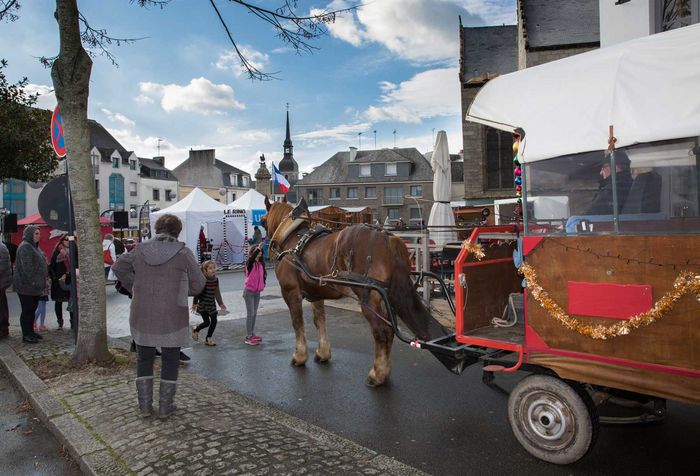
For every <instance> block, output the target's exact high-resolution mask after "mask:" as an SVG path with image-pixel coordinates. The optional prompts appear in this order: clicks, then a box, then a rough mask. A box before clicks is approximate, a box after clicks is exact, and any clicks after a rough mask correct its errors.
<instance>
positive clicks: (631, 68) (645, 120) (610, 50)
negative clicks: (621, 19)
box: [466, 24, 700, 162]
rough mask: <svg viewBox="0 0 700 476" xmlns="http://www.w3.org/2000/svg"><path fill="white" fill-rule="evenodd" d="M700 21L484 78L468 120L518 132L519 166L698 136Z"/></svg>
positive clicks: (699, 131) (699, 110)
mask: <svg viewBox="0 0 700 476" xmlns="http://www.w3.org/2000/svg"><path fill="white" fill-rule="evenodd" d="M699 51H700V24H698V25H693V26H687V27H683V28H678V29H676V30H672V31H668V32H665V33H659V34H656V35H651V36H647V37H643V38H637V39H634V40H631V41H627V42H624V43H619V44H617V45H614V46H609V47H606V48H601V49H598V50H594V51H590V52H587V53H582V54H579V55H575V56H571V57H569V58H565V59H561V60H558V61H553V62H551V63H546V64H543V65H540V66H535V67H532V68H527V69H524V70H521V71H517V72H515V73H510V74H506V75H503V76H499V77H497V78H495V79H493V80H491V81H489V82H488V83H487V84H486V85H485V86H484V87H483V88H482V90H481V91H480V92H479V94H478V95H477V97H476V99H475V100H474V102H473V103H472V105H471V106H470V108H469V111H468V112H467V117H466V118H467V120H470V121H474V122H479V123H482V124H486V125H489V126H491V127H495V128H497V129H501V130H506V131H513V130H515V129H516V128H521V129H523V130H524V131H525V140H524V144H523V145H522V146H521V151H522V153H521V161H524V162H533V161H537V160H543V159H547V158H551V157H558V156H562V155H567V154H573V153H579V152H588V151H594V150H603V149H606V148H607V145H608V127H609V126H611V125H612V126H613V128H614V129H613V135H614V136H615V137H616V138H617V142H616V146H617V147H624V146H628V145H632V144H637V143H643V142H651V141H657V140H665V139H679V138H684V137H693V136H697V135H700V54H698V52H699Z"/></svg>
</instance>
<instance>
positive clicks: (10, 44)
mask: <svg viewBox="0 0 700 476" xmlns="http://www.w3.org/2000/svg"><path fill="white" fill-rule="evenodd" d="M215 1H216V5H217V7H218V8H219V11H220V12H221V14H222V16H223V17H224V19H225V20H226V22H227V24H228V26H229V30H230V31H231V34H232V35H233V38H234V39H235V40H236V42H237V44H238V45H239V48H241V49H242V50H243V51H244V52H245V53H246V56H247V58H248V60H249V61H251V62H253V63H254V64H255V65H256V66H258V67H259V69H261V70H262V71H264V72H276V73H277V74H276V77H278V78H280V79H278V80H272V81H265V82H260V81H251V80H250V79H248V78H247V77H246V75H245V74H244V73H243V72H242V70H241V66H240V64H239V63H238V62H237V59H236V58H235V55H234V54H233V48H232V46H231V43H230V41H229V40H228V37H227V35H226V32H225V30H224V29H223V27H222V25H221V23H220V22H219V20H218V18H217V17H216V12H215V11H214V9H213V8H212V7H211V5H210V3H209V2H206V1H204V0H172V1H171V2H170V3H169V4H168V5H167V6H166V7H165V8H163V9H160V8H156V7H150V8H141V7H139V6H138V5H137V4H136V2H131V1H129V0H78V7H79V8H80V11H81V13H82V14H83V16H84V17H85V18H86V20H87V21H88V22H89V24H90V25H91V26H92V27H93V28H100V29H106V30H107V31H108V33H109V34H110V35H111V36H113V37H118V38H143V39H141V40H139V41H137V42H135V43H134V44H131V45H121V46H116V45H112V46H111V47H110V52H111V53H112V54H113V55H114V56H115V58H116V61H117V63H118V66H114V65H112V64H111V62H110V61H109V60H108V59H107V58H105V57H104V56H98V57H96V58H94V59H93V61H94V63H93V69H92V76H91V83H90V97H89V105H88V115H89V117H90V119H94V120H96V121H98V122H100V123H101V124H102V125H103V126H104V127H106V128H107V130H109V131H110V133H111V134H112V135H113V136H114V137H115V138H116V139H117V140H119V142H120V143H121V144H122V145H123V146H124V147H125V148H126V149H127V150H133V151H134V152H135V153H136V155H137V156H138V157H146V158H151V157H153V156H156V155H163V156H165V164H166V167H168V168H170V169H173V168H175V167H176V166H177V165H179V164H180V163H182V162H183V161H184V160H186V159H187V157H188V151H189V150H190V149H211V148H213V149H216V157H217V158H218V159H220V160H223V161H225V162H227V163H229V164H231V165H233V166H235V167H238V168H240V169H242V170H245V171H247V172H250V173H251V174H254V173H255V171H256V170H257V168H258V163H259V159H258V157H259V156H260V155H261V154H265V157H266V159H267V163H268V166H269V163H270V161H274V162H275V163H278V162H279V161H280V159H281V158H282V143H283V141H284V138H285V117H286V116H285V113H286V111H287V104H288V105H289V115H290V126H291V134H292V141H293V144H294V158H295V159H296V161H297V162H298V163H299V169H300V171H301V172H310V171H311V170H313V168H314V167H315V166H318V165H320V164H322V163H323V162H325V161H326V160H328V159H329V158H330V157H331V156H332V155H333V154H335V153H336V152H339V151H345V150H348V147H350V146H354V147H358V148H359V149H361V150H367V149H375V148H385V147H386V148H390V147H394V146H395V147H415V148H417V149H418V150H419V151H420V152H422V153H425V152H428V151H431V150H432V148H433V143H434V140H435V135H436V133H437V131H439V130H445V131H446V132H447V137H448V142H449V147H450V152H451V153H454V154H456V153H458V152H459V151H460V150H461V148H462V133H461V130H462V129H461V120H462V118H461V117H460V116H461V102H460V85H459V79H458V72H459V17H460V16H461V19H462V24H463V25H464V26H491V25H502V24H515V22H516V11H515V8H516V7H515V0H366V1H365V2H364V3H363V4H362V5H361V6H360V7H359V8H357V9H356V10H355V11H352V12H348V13H345V14H342V15H339V16H337V18H336V21H335V23H332V24H329V25H328V34H327V35H324V36H322V37H321V38H318V39H316V40H313V43H312V44H313V46H315V47H317V48H318V50H315V51H314V52H313V54H301V55H298V54H295V52H294V51H293V50H292V49H291V48H290V47H289V46H288V45H286V44H284V43H282V42H281V41H280V39H279V38H278V37H277V36H276V34H275V32H274V30H273V28H272V27H271V26H270V25H268V24H267V23H264V22H262V21H260V20H258V19H257V18H256V17H254V16H253V15H252V14H250V13H248V12H247V11H246V10H244V9H243V8H241V7H240V6H238V5H235V4H232V3H229V2H227V1H225V0H215ZM251 2H252V3H255V4H259V5H261V6H263V7H266V8H271V7H275V6H279V5H280V3H281V2H282V0H260V1H258V0H251ZM357 4H359V2H353V1H351V0H331V1H329V0H311V1H306V0H298V2H297V5H298V8H297V14H298V15H300V16H301V15H306V14H308V13H310V12H315V11H320V10H324V9H331V10H338V9H342V8H346V7H348V6H353V5H357ZM21 5H22V9H21V10H20V18H19V20H17V21H15V22H11V23H7V22H4V23H2V24H0V57H2V58H4V59H6V60H7V61H8V62H9V64H8V66H7V68H6V69H5V74H6V76H7V78H8V80H9V81H11V82H16V81H18V80H20V79H21V78H23V77H27V78H28V81H29V86H28V87H27V91H29V92H37V93H40V94H41V96H40V100H39V103H38V106H39V107H43V108H46V109H53V108H54V106H55V105H56V99H55V97H54V95H53V86H52V82H51V75H50V70H49V69H46V68H44V66H42V65H41V64H40V62H39V58H41V57H42V56H46V57H52V56H55V55H56V54H57V53H58V42H59V38H58V27H57V24H56V21H55V20H54V17H53V12H54V10H55V1H50V0H22V1H21ZM374 131H376V133H375V132H374ZM394 131H396V132H395V133H394ZM47 133H48V125H47ZM360 133H361V135H360ZM375 141H376V146H375Z"/></svg>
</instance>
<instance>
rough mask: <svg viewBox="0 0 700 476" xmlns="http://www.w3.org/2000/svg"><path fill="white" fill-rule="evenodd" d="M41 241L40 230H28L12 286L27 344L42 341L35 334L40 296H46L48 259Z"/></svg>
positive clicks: (23, 236) (24, 236) (24, 339)
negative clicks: (42, 251) (40, 249)
mask: <svg viewBox="0 0 700 476" xmlns="http://www.w3.org/2000/svg"><path fill="white" fill-rule="evenodd" d="M40 238H41V232H40V231H39V228H37V227H36V226H34V225H29V226H27V227H25V228H24V234H23V235H22V243H21V244H20V245H19V247H18V248H17V258H16V260H15V275H14V278H13V284H14V286H15V291H17V296H18V297H19V302H20V304H21V306H22V314H21V315H20V318H19V322H20V325H21V326H22V341H23V342H25V343H27V344H36V343H37V342H39V341H40V340H42V339H43V337H41V336H40V335H39V334H37V333H36V332H34V314H35V313H36V308H37V305H38V303H39V296H41V293H42V292H44V287H45V286H46V277H47V275H48V272H47V266H46V259H45V258H44V255H43V254H42V253H41V251H39V248H38V244H39V239H40Z"/></svg>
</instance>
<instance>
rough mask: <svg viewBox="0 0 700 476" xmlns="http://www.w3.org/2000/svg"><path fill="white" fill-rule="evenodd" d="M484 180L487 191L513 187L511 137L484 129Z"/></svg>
mask: <svg viewBox="0 0 700 476" xmlns="http://www.w3.org/2000/svg"><path fill="white" fill-rule="evenodd" d="M486 180H487V186H488V188H489V189H498V188H515V185H513V135H512V134H510V133H509V132H504V131H499V130H496V129H493V128H491V127H487V128H486Z"/></svg>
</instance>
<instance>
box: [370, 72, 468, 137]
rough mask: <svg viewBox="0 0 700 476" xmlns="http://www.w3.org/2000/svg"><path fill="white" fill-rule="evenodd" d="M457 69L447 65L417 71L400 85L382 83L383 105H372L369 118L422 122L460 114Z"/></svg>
mask: <svg viewBox="0 0 700 476" xmlns="http://www.w3.org/2000/svg"><path fill="white" fill-rule="evenodd" d="M458 72H459V71H458V69H457V68H443V69H433V70H429V71H424V72H422V73H418V74H416V75H415V76H414V77H412V78H411V79H409V80H408V81H404V82H402V83H401V84H399V85H398V86H396V85H392V86H393V87H387V84H391V83H388V82H387V81H382V82H380V83H379V87H380V89H381V90H382V92H384V94H383V95H382V96H381V97H380V99H379V102H380V104H379V105H377V106H370V107H369V108H368V109H367V110H366V111H365V113H364V114H365V117H366V118H367V119H368V120H370V121H372V122H377V121H398V122H405V123H414V124H418V123H420V122H421V121H422V120H423V119H427V118H432V117H439V116H452V115H459V114H460V111H461V109H460V108H461V100H460V96H459V91H460V90H459V78H458V76H457V75H458Z"/></svg>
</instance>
